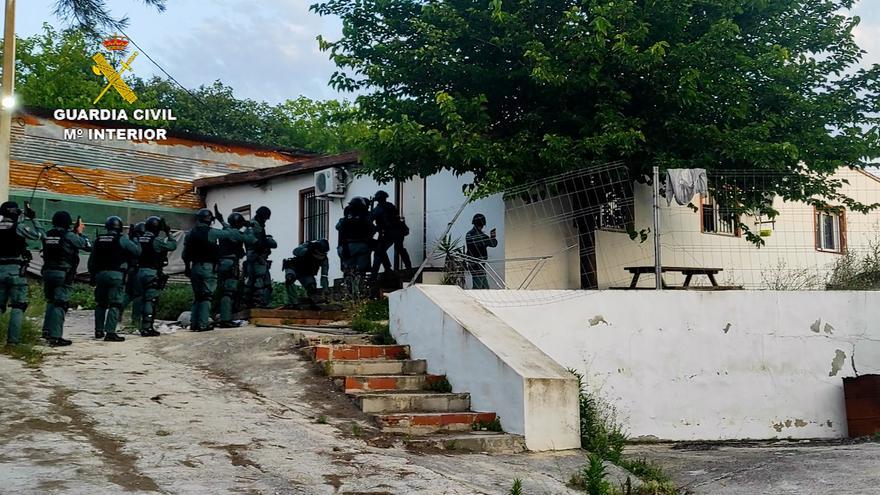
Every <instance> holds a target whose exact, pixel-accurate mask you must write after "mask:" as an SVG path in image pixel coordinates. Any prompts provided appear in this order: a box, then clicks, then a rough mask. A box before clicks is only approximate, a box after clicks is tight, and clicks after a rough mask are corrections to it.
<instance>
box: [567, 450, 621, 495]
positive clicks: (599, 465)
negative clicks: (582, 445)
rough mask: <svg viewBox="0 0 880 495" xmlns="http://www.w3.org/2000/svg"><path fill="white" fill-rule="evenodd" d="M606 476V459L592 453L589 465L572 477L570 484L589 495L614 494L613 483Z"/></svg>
mask: <svg viewBox="0 0 880 495" xmlns="http://www.w3.org/2000/svg"><path fill="white" fill-rule="evenodd" d="M606 476H607V472H606V470H605V461H603V460H602V457H601V456H599V455H597V454H594V453H591V454H590V456H589V462H588V463H587V465H586V466H584V468H583V469H582V470H581V472H580V473H577V474H575V475H574V476H573V477H572V478H571V481H569V485H570V486H571V487H573V488H575V489H577V490H581V491H584V492H587V493H588V494H589V495H612V493H613V491H612V487H611V483H609V482H608V480H606V479H605V478H606Z"/></svg>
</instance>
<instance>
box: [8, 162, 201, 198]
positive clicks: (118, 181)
mask: <svg viewBox="0 0 880 495" xmlns="http://www.w3.org/2000/svg"><path fill="white" fill-rule="evenodd" d="M48 165H52V164H30V163H24V162H20V161H17V160H13V161H12V163H11V164H10V167H9V181H10V184H11V185H12V186H13V187H16V188H19V189H25V190H30V189H32V188H33V187H34V185H35V184H37V181H38V180H39V184H38V185H37V189H39V190H41V191H49V192H54V193H59V194H69V195H73V196H86V197H94V198H99V199H105V200H110V201H137V202H140V203H148V204H157V205H163V206H168V207H172V208H182V209H188V210H194V209H198V208H202V207H203V206H204V203H203V201H202V198H201V196H199V195H197V194H195V193H194V190H193V187H192V183H191V182H190V181H188V180H175V179H169V178H167V177H157V176H151V175H137V176H134V175H132V174H130V173H124V172H117V171H109V170H100V169H94V168H81V167H70V166H57V167H55V168H50V169H46V167H47V166H48ZM44 169H46V170H45V172H44V173H43V175H42V177H41V176H40V172H42V171H43V170H44Z"/></svg>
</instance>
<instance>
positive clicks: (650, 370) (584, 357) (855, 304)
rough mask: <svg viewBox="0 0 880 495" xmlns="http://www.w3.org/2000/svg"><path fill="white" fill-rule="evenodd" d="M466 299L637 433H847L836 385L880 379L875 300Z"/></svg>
mask: <svg viewBox="0 0 880 495" xmlns="http://www.w3.org/2000/svg"><path fill="white" fill-rule="evenodd" d="M468 294H470V295H472V296H473V297H476V298H477V299H479V300H480V301H481V302H482V304H483V305H485V306H486V307H487V308H489V309H490V310H491V311H492V312H493V313H494V314H495V315H497V316H498V317H499V318H501V319H502V320H503V321H505V322H507V323H508V324H509V325H510V326H511V327H513V328H515V329H516V330H517V331H518V332H520V333H521V334H522V335H523V336H524V337H526V338H527V339H529V340H530V341H531V342H532V343H533V344H535V346H536V347H538V348H539V349H541V350H542V351H543V352H544V353H546V354H547V355H549V356H550V357H551V358H553V359H554V360H555V361H556V362H558V363H559V364H561V365H562V366H563V367H565V368H574V369H577V370H578V371H580V372H582V373H584V375H585V376H586V377H587V381H588V384H589V386H590V387H591V388H592V389H594V390H596V391H598V394H599V395H600V396H601V397H602V398H603V399H605V400H607V401H609V402H610V403H611V404H613V405H614V406H615V407H616V409H617V412H618V413H619V416H620V419H621V420H623V421H624V423H625V424H626V425H627V427H628V429H629V432H630V434H631V435H632V436H634V437H645V438H659V439H668V440H720V439H743V438H754V439H762V438H774V437H793V438H837V437H845V436H846V435H847V430H846V414H845V408H844V398H843V383H842V378H844V377H850V376H855V375H856V373H861V374H867V373H878V372H880V328H878V327H877V325H876V322H877V321H880V293H876V292H841V291H834V292H775V291H727V292H714V293H713V292H696V291H694V292H687V291H662V292H656V291H638V292H636V291H578V292H574V291H528V292H522V291H519V292H517V291H470V292H468ZM530 300H532V301H537V302H536V303H530V302H529V301H530ZM600 313H601V316H602V317H603V319H604V320H605V321H606V322H607V324H598V325H591V324H590V323H588V322H589V321H590V319H592V318H595V317H596V315H597V314H600ZM585 322H587V323H586V324H585ZM719 330H721V331H719ZM817 330H818V331H817ZM856 370H857V371H856Z"/></svg>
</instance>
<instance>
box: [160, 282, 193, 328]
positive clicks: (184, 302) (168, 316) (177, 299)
mask: <svg viewBox="0 0 880 495" xmlns="http://www.w3.org/2000/svg"><path fill="white" fill-rule="evenodd" d="M192 303H193V292H192V287H191V286H190V285H189V284H168V285H167V286H166V287H165V290H163V291H162V293H161V294H160V295H159V304H158V307H157V308H156V319H157V320H169V321H177V318H178V317H179V316H180V313H183V312H184V311H191V310H192Z"/></svg>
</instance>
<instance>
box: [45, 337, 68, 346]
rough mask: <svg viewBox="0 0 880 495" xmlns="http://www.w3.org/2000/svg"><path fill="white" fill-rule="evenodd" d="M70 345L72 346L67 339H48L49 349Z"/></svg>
mask: <svg viewBox="0 0 880 495" xmlns="http://www.w3.org/2000/svg"><path fill="white" fill-rule="evenodd" d="M70 344H73V342H71V341H69V340H67V339H62V338H60V337H59V338H57V339H56V338H52V337H49V347H64V346H68V345H70Z"/></svg>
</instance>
